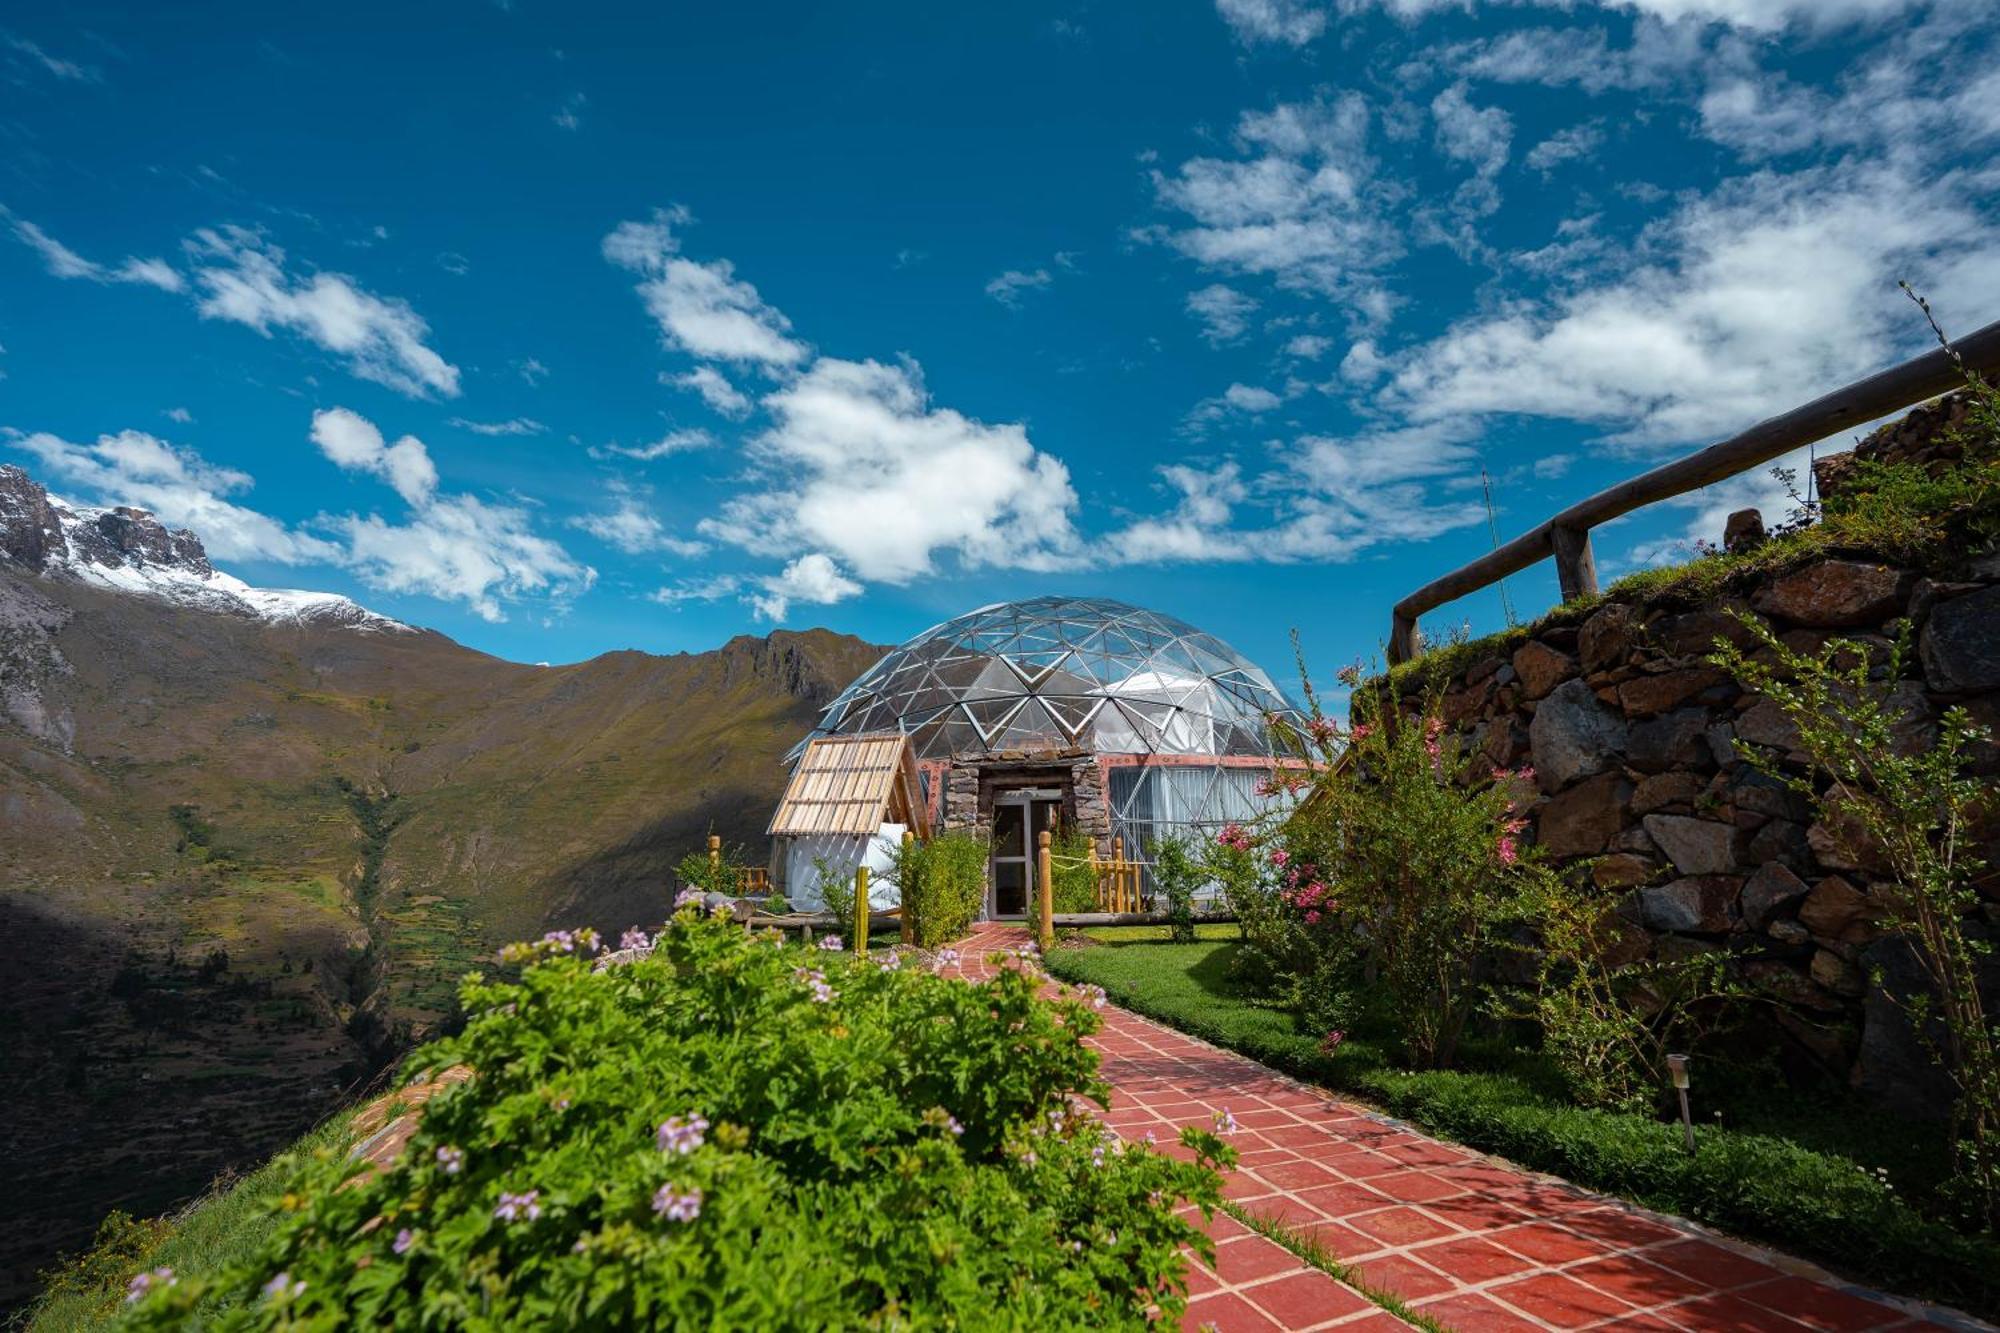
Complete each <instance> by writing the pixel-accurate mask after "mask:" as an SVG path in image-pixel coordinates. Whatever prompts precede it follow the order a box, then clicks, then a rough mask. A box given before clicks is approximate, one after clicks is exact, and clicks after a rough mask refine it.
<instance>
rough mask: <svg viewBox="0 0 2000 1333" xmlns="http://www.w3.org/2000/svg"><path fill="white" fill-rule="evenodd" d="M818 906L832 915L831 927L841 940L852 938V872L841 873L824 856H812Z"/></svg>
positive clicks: (853, 896)
mask: <svg viewBox="0 0 2000 1333" xmlns="http://www.w3.org/2000/svg"><path fill="white" fill-rule="evenodd" d="M813 876H814V878H815V879H816V880H817V882H818V893H819V903H820V906H821V907H823V908H825V909H826V910H827V911H828V912H830V913H832V915H833V928H834V929H835V930H836V931H838V932H839V933H840V938H842V939H843V940H852V939H853V938H854V900H855V892H854V872H853V871H849V872H848V873H846V874H844V875H843V874H842V873H841V872H840V871H838V870H835V869H834V868H833V864H832V862H830V861H828V860H827V859H826V858H825V857H824V856H815V857H814V858H813Z"/></svg>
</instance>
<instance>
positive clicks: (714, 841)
mask: <svg viewBox="0 0 2000 1333" xmlns="http://www.w3.org/2000/svg"><path fill="white" fill-rule="evenodd" d="M708 868H709V869H710V870H720V869H722V835H721V834H720V833H711V834H709V835H708ZM710 882H711V883H713V882H714V881H713V880H711V881H710Z"/></svg>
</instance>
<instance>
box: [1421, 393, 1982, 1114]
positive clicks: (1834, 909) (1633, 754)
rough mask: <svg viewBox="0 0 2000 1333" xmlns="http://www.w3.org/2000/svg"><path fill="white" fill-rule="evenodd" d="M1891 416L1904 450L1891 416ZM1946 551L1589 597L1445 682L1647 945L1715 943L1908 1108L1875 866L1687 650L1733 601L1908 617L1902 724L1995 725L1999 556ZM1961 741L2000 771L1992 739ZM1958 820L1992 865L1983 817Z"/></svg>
mask: <svg viewBox="0 0 2000 1333" xmlns="http://www.w3.org/2000/svg"><path fill="white" fill-rule="evenodd" d="M1889 430H1890V431H1891V432H1895V434H1894V435H1893V441H1892V442H1893V443H1894V444H1895V446H1896V447H1897V448H1898V449H1899V450H1901V451H1903V456H1907V453H1908V451H1909V449H1910V447H1911V446H1910V443H1909V436H1910V432H1909V430H1908V429H1907V427H1906V425H1905V423H1898V426H1897V427H1891V428H1889ZM1864 447H1865V446H1864ZM1960 572H1961V573H1962V575H1963V576H1962V577H1958V578H1954V579H1952V580H1950V581H1944V580H1939V579H1936V578H1927V577H1923V576H1921V575H1919V574H1918V573H1917V572H1915V571H1913V570H1909V569H1901V568H1897V567H1894V566H1891V565H1884V564H1881V563H1878V562H1874V561H1870V560H1867V559H1860V558H1831V559H1822V560H1818V561H1816V562H1814V563H1812V564H1808V565H1806V566H1804V567H1803V568H1797V569H1792V570H1789V571H1786V572H1783V573H1781V574H1777V575H1774V576H1771V577H1768V578H1765V579H1763V580H1761V581H1759V582H1757V583H1756V584H1754V585H1753V586H1750V587H1748V588H1746V589H1742V590H1740V592H1739V595H1737V596H1734V597H1730V598H1728V599H1725V600H1719V601H1716V602H1713V603H1710V604H1706V605H1701V606H1697V607H1686V606H1679V607H1676V606H1671V605H1653V606H1648V605H1639V604H1624V603H1617V602H1612V603H1605V604H1601V605H1599V606H1598V607H1597V608H1596V609H1595V610H1593V611H1591V612H1590V613H1589V614H1588V615H1587V616H1585V617H1583V618H1581V619H1580V620H1577V621H1573V622H1571V623H1568V624H1553V625H1548V626H1545V627H1542V628H1539V629H1537V630H1535V631H1533V632H1532V633H1531V634H1530V635H1529V637H1527V638H1526V639H1525V641H1523V640H1522V639H1520V638H1519V637H1516V638H1514V639H1513V640H1512V641H1511V642H1507V643H1505V644H1504V646H1501V647H1496V648H1495V649H1494V651H1492V652H1491V653H1489V654H1486V655H1484V656H1482V657H1479V659H1478V660H1475V661H1473V662H1472V663H1471V664H1470V665H1469V666H1467V667H1465V668H1464V669H1462V670H1459V671H1456V672H1455V673H1454V674H1453V675H1452V676H1451V677H1450V678H1449V679H1448V680H1446V681H1444V682H1442V687H1443V690H1444V693H1443V696H1442V699H1443V708H1444V712H1445V717H1446V720H1447V721H1448V722H1449V723H1450V724H1451V725H1452V726H1453V728H1454V729H1455V730H1456V731H1457V732H1458V734H1459V735H1460V736H1461V738H1462V739H1463V740H1464V741H1465V743H1466V744H1467V745H1468V746H1469V747H1470V748H1471V749H1472V750H1473V751H1475V752H1477V753H1479V754H1480V755H1481V756H1483V758H1484V759H1486V760H1489V761H1490V762H1491V763H1492V764H1493V765H1494V766H1495V767H1505V768H1513V767H1517V766H1519V765H1522V764H1531V765H1532V766H1533V768H1534V770H1535V777H1536V784H1537V786H1538V788H1539V791H1540V799H1539V802H1538V804H1536V806H1535V807H1534V808H1533V809H1532V811H1530V812H1529V818H1530V821H1531V826H1532V828H1533V836H1534V839H1535V840H1536V841H1537V842H1538V843H1539V844H1540V845H1541V846H1542V847H1543V848H1545V849H1546V850H1547V851H1548V852H1549V853H1550V854H1551V855H1552V856H1553V857H1554V858H1556V859H1557V860H1558V861H1559V862H1563V863H1569V864H1572V865H1575V864H1579V863H1583V864H1587V865H1588V867H1589V869H1588V873H1589V874H1590V876H1591V877H1592V878H1593V879H1594V881H1595V883H1596V884H1597V885H1598V886H1599V887H1600V888H1601V889H1602V890H1603V891H1605V892H1606V893H1609V894H1615V895H1617V896H1618V904H1619V905H1618V910H1619V911H1620V912H1621V914H1623V915H1624V916H1625V917H1626V918H1628V919H1629V920H1631V921H1632V922H1634V923H1635V924H1638V925H1640V926H1643V927H1644V930H1645V933H1646V938H1647V940H1648V942H1649V943H1648V947H1649V948H1650V949H1651V950H1653V951H1655V952H1661V953H1667V952H1674V951H1687V950H1695V949H1724V950H1727V951H1728V952H1729V953H1730V954H1731V955H1732V960H1733V966H1734V970H1735V971H1736V974H1737V975H1738V976H1739V977H1740V978H1742V979H1743V980H1744V981H1746V982H1747V983H1749V984H1750V985H1752V986H1754V987H1755V988H1756V989H1757V990H1759V991H1760V992H1761V993H1763V994H1764V995H1765V996H1767V997H1768V998H1770V999H1771V1000H1773V1001H1775V1002H1776V1003H1775V1004H1774V1006H1773V1008H1772V1010H1771V1012H1772V1013H1774V1014H1775V1015H1776V1017H1777V1025H1778V1028H1779V1029H1780V1030H1782V1031H1783V1032H1784V1033H1786V1034H1788V1036H1789V1038H1790V1042H1789V1045H1790V1048H1791V1050H1792V1051H1793V1052H1794V1053H1795V1054H1796V1053H1801V1052H1803V1053H1806V1054H1809V1055H1810V1057H1811V1058H1813V1059H1814V1060H1816V1061H1818V1062H1819V1063H1820V1064H1822V1065H1823V1066H1825V1067H1827V1068H1829V1069H1833V1070H1837V1071H1839V1072H1841V1073H1844V1074H1846V1075H1848V1076H1849V1077H1851V1078H1852V1080H1853V1081H1854V1082H1855V1083H1856V1084H1857V1085H1859V1086H1861V1087H1863V1088H1864V1089H1867V1090H1870V1091H1873V1092H1875V1093H1877V1094H1879V1095H1881V1096H1883V1097H1884V1098H1885V1099H1887V1100H1889V1101H1891V1102H1900V1103H1901V1104H1902V1105H1904V1106H1905V1107H1912V1108H1913V1107H1915V1106H1918V1105H1928V1106H1936V1105H1939V1104H1941V1102H1940V1101H1939V1099H1938V1097H1937V1095H1936V1094H1937V1089H1936V1088H1935V1087H1933V1086H1928V1085H1929V1084H1930V1082H1931V1080H1932V1079H1934V1075H1932V1074H1930V1073H1929V1071H1928V1069H1927V1062H1926V1061H1925V1060H1924V1059H1923V1058H1922V1055H1921V1053H1920V1051H1919V1050H1918V1049H1917V1048H1916V1044H1915V1043H1914V1042H1912V1041H1911V1040H1910V1034H1909V1032H1908V1031H1907V1028H1906V1026H1905V1024H1904V1022H1903V1020H1902V1019H1901V1018H1900V1016H1899V1013H1898V1011H1897V1010H1896V1009H1895V1008H1894V1007H1893V1006H1891V1005H1890V1004H1889V1003H1888V1002H1887V1001H1886V999H1885V997H1883V996H1882V995H1881V994H1880V993H1879V992H1878V991H1876V990H1875V988H1874V987H1873V986H1872V984H1871V982H1870V975H1871V973H1872V972H1874V971H1876V970H1879V969H1886V970H1887V972H1888V974H1889V980H1890V984H1892V985H1896V984H1899V982H1898V978H1899V977H1900V978H1901V979H1902V981H1901V984H1913V982H1912V979H1913V976H1914V974H1913V973H1912V971H1911V967H1912V964H1911V961H1910V960H1909V959H1908V957H1907V956H1906V955H1904V954H1903V953H1901V951H1900V950H1901V946H1899V945H1897V944H1896V943H1895V942H1894V941H1887V940H1884V939H1882V937H1881V932H1880V929H1879V926H1878V923H1877V915H1878V910H1877V904H1878V902H1879V900H1880V894H1881V893H1882V891H1883V888H1884V879H1885V874H1886V867H1884V866H1882V865H1880V864H1870V863H1866V862H1865V861H1864V862H1857V861H1856V860H1854V859H1851V858H1849V857H1846V856H1843V855H1842V853H1841V851H1840V850H1839V848H1838V846H1837V840H1836V839H1835V838H1834V837H1832V836H1831V832H1830V830H1828V829H1827V828H1826V827H1824V826H1823V825H1821V824H1819V823H1816V822H1815V820H1814V813H1813V810H1812V808H1811V806H1810V804H1809V803H1808V802H1807V801H1805V800H1804V799H1802V798H1801V797H1800V796H1799V795H1798V794H1796V793H1794V792H1793V791H1791V790H1790V789H1788V788H1787V787H1785V786H1784V785H1782V784H1780V783H1778V782H1776V781H1774V780H1773V779H1771V778H1770V777H1767V776H1765V775H1764V774H1763V773H1761V772H1759V771H1758V770H1757V769H1756V768H1755V767H1753V766H1751V765H1750V764H1748V763H1746V762H1744V761H1743V759H1742V758H1741V756H1740V755H1739V753H1738V750H1737V743H1738V742H1746V743H1749V744H1751V745H1754V746H1758V747H1761V748H1763V749H1765V750H1768V751H1772V752H1776V753H1779V754H1782V755H1784V756H1786V757H1787V759H1788V760H1790V761H1791V762H1793V763H1797V764H1802V763H1803V761H1804V755H1803V754H1801V753H1800V752H1799V750H1798V748H1797V747H1798V743H1799V738H1798V736H1797V734H1796V732H1795V731H1794V730H1793V728H1792V727H1791V726H1790V724H1789V723H1788V722H1787V720H1786V718H1785V716H1784V714H1783V713H1782V712H1781V711H1780V710H1779V708H1778V707H1777V705H1776V704H1774V703H1773V702H1771V701H1770V700H1768V699H1765V698H1762V697H1760V696H1758V695H1755V694H1751V693H1747V692H1745V691H1744V690H1743V689H1741V688H1740V687H1739V686H1738V685H1737V683H1736V682H1735V681H1734V680H1733V679H1731V678H1730V677H1729V676H1727V675H1726V674H1725V673H1723V672H1721V671H1719V670H1717V669H1716V668H1714V667H1712V666H1710V665H1709V664H1708V662H1707V661H1706V660H1705V659H1706V657H1707V655H1708V654H1709V653H1710V652H1711V651H1712V650H1713V646H1714V643H1715V640H1716V639H1718V638H1722V639H1727V640H1729V641H1731V642H1734V643H1737V644H1739V645H1742V646H1744V647H1746V648H1747V647H1750V646H1751V645H1752V644H1753V643H1754V639H1753V637H1752V636H1751V635H1750V633H1749V632H1748V631H1747V630H1746V628H1745V626H1744V624H1743V623H1742V621H1740V620H1739V619H1737V616H1738V615H1747V616H1750V617H1752V618H1754V619H1756V620H1759V621H1761V622H1762V623H1763V624H1765V625H1766V626H1768V627H1769V628H1770V629H1771V630H1772V631H1773V632H1774V633H1775V634H1777V636H1778V637H1779V638H1780V639H1782V640H1783V641H1784V642H1785V643H1787V644H1789V645H1791V646H1793V647H1795V648H1798V649H1806V650H1810V649H1815V648H1817V647H1819V646H1820V645H1822V644H1823V643H1824V642H1825V641H1826V640H1827V639H1828V638H1830V637H1835V636H1840V637H1847V638H1854V639H1859V640H1861V641H1863V642H1867V643H1870V644H1872V645H1874V646H1875V647H1876V648H1877V649H1878V650H1880V651H1882V652H1886V650H1887V649H1888V647H1889V646H1890V641H1891V636H1892V635H1893V634H1894V633H1895V628H1894V623H1893V622H1895V621H1897V620H1899V619H1905V618H1906V619H1908V620H1909V621H1910V622H1911V623H1912V625H1913V627H1914V630H1915V642H1916V645H1917V653H1916V658H1917V661H1916V663H1915V664H1914V671H1915V674H1914V675H1913V676H1912V678H1910V679H1906V680H1905V681H1903V682H1902V683H1901V684H1900V685H1898V686H1897V687H1896V694H1897V698H1898V702H1899V704H1900V708H1901V713H1902V716H1903V719H1904V723H1903V742H1904V743H1905V744H1908V745H1912V746H1922V745H1927V744H1930V743H1932V741H1933V739H1934V737H1935V731H1936V725H1937V719H1938V716H1939V715H1940V714H1941V713H1942V711H1943V710H1944V709H1946V708H1947V707H1949V706H1951V705H1953V704H1960V705H1963V706H1965V707H1966V708H1967V709H1969V710H1970V711H1971V713H1972V714H1973V716H1974V717H1975V719H1977V720H1978V721H1980V722H1982V723H1984V724H1985V725H1986V726H1987V727H1989V728H1990V729H1992V730H1993V732H1994V733H1995V734H2000V555H1996V554H1988V555H1985V556H1983V557H1978V556H1972V557H1968V558H1967V559H1966V560H1965V561H1964V562H1962V564H1961V569H1960ZM1436 684H1437V682H1432V683H1431V687H1436ZM1403 688H1404V690H1405V691H1406V697H1405V699H1404V700H1403V703H1404V706H1405V707H1414V706H1415V704H1416V699H1415V695H1416V694H1417V693H1418V692H1419V691H1421V690H1422V689H1423V688H1425V684H1424V683H1423V682H1422V681H1421V680H1419V679H1417V678H1416V677H1414V676H1413V677H1412V678H1411V679H1410V680H1409V681H1408V682H1406V683H1405V685H1404V686H1403ZM1974 762H1975V764H1976V767H1977V771H1978V772H1979V773H1981V774H1983V775H1985V776H1986V777H1988V778H1991V779H1994V780H1996V781H2000V750H1996V747H1994V746H1991V745H1988V746H1985V747H1982V750H1981V752H1980V753H1978V754H1977V755H1975V756H1974ZM1974 840H1975V842H1976V843H1977V844H1979V845H1980V846H1981V848H1982V850H1983V853H1984V859H1985V860H1986V861H1987V862H1988V864H1989V865H1991V866H2000V829H1996V828H1992V827H1988V828H1983V829H1979V830H1975V831H1974ZM1982 893H1983V896H1984V902H1985V906H1984V909H1983V911H1984V921H1983V922H1982V923H1980V924H1979V926H1978V928H1979V929H1981V930H1985V931H1988V932H1993V931H1994V927H1996V926H2000V872H1995V871H1989V872H1988V876H1987V883H1986V884H1985V885H1984V886H1983V888H1982ZM1994 933H2000V932H1994Z"/></svg>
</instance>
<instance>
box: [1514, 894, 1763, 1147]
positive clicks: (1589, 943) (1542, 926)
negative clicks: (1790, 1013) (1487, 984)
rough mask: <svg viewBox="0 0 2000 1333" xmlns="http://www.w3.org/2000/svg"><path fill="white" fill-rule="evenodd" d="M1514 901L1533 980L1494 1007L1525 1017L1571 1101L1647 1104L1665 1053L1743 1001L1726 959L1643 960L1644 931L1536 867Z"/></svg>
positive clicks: (1645, 1107)
mask: <svg viewBox="0 0 2000 1333" xmlns="http://www.w3.org/2000/svg"><path fill="white" fill-rule="evenodd" d="M1517 905H1518V908H1519V910H1520V912H1521V914H1522V917H1523V919H1524V921H1525V922H1526V924H1527V925H1528V927H1529V937H1528V941H1527V942H1526V943H1525V944H1524V945H1523V946H1521V947H1522V948H1523V950H1524V952H1525V953H1526V954H1527V955H1528V957H1529V960H1530V962H1531V965H1532V966H1533V968H1534V974H1535V979H1534V983H1533V985H1532V986H1529V987H1524V988H1519V989H1514V990H1508V991H1503V992H1501V993H1500V994H1499V995H1497V996H1496V997H1495V1001H1494V1009H1495V1012H1497V1013H1499V1014H1500V1015H1502V1016H1503V1017H1513V1018H1526V1019H1529V1020H1532V1021H1533V1022H1534V1024H1535V1025H1536V1027H1537V1029H1538V1030H1539V1031H1540V1033H1541V1042H1542V1050H1543V1051H1544V1052H1545V1053H1546V1054H1547V1055H1548V1056H1549V1057H1550V1059H1551V1060H1552V1061H1554V1063H1555V1066H1556V1068H1557V1070H1558V1071H1559V1072H1560V1073H1561V1075H1562V1078H1563V1082H1564V1085H1565V1087H1566V1089H1567V1091H1568V1092H1569V1095H1570V1096H1571V1097H1572V1098H1573V1099H1574V1100H1575V1101H1576V1102H1577V1103H1578V1104H1579V1105H1583V1106H1602V1107H1610V1108H1614V1109H1617V1110H1624V1111H1636V1112H1647V1111H1651V1110H1654V1109H1655V1106H1656V1103H1657V1102H1658V1100H1659V1098H1660V1096H1661V1094H1662V1090H1663V1089H1665V1088H1666V1087H1667V1086H1668V1077H1667V1074H1668V1071H1667V1054H1668V1052H1670V1051H1680V1052H1686V1051H1689V1050H1692V1049H1694V1048H1695V1046H1696V1045H1697V1043H1698V1042H1699V1041H1700V1040H1701V1039H1702V1038H1703V1037H1704V1036H1705V1035H1706V1034H1707V1033H1708V1032H1709V1031H1710V1029H1712V1028H1713V1027H1714V1026H1715V1025H1716V1024H1717V1023H1719V1022H1722V1021H1723V1020H1724V1019H1725V1017H1726V1016H1727V1015H1728V1014H1729V1012H1730V1007H1729V1002H1730V1001H1735V1000H1738V999H1740V998H1741V997H1742V992H1741V989H1740V988H1739V987H1737V986H1735V985H1734V984H1733V983H1731V982H1730V981H1729V980H1728V978H1727V974H1726V964H1727V955H1725V954H1723V953H1721V952H1719V951H1718V952H1708V951H1704V952H1700V953H1694V954H1691V955H1687V956H1684V957H1652V958H1648V957H1646V956H1645V954H1646V951H1647V941H1646V937H1645V932H1644V931H1642V930H1640V929H1639V928H1638V927H1636V926H1633V925H1631V924H1630V923H1628V922H1626V921H1625V920H1624V919H1623V918H1621V917H1620V916H1619V915H1618V914H1617V913H1616V912H1615V911H1613V910H1612V906H1613V905H1612V903H1611V902H1610V901H1609V900H1608V899H1607V898H1606V897H1605V896H1604V895H1603V894H1602V893H1598V892H1593V891H1592V890H1590V889H1587V888H1583V887H1581V886H1579V885H1577V884H1574V883H1572V882H1570V881H1569V880H1567V879H1565V878H1564V877H1562V876H1559V875H1557V874H1555V873H1553V872H1551V871H1548V870H1546V869H1544V868H1542V867H1539V866H1537V867H1535V868H1534V869H1533V870H1532V871H1531V872H1529V873H1527V874H1524V875H1523V876H1522V883H1521V891H1520V897H1519V899H1518V900H1517Z"/></svg>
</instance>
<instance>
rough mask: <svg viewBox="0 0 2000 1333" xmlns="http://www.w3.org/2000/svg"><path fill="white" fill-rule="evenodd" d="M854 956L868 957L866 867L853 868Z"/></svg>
mask: <svg viewBox="0 0 2000 1333" xmlns="http://www.w3.org/2000/svg"><path fill="white" fill-rule="evenodd" d="M854 956H855V957H857V958H866V957H867V956H868V867H867V866H856V867H854Z"/></svg>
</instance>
